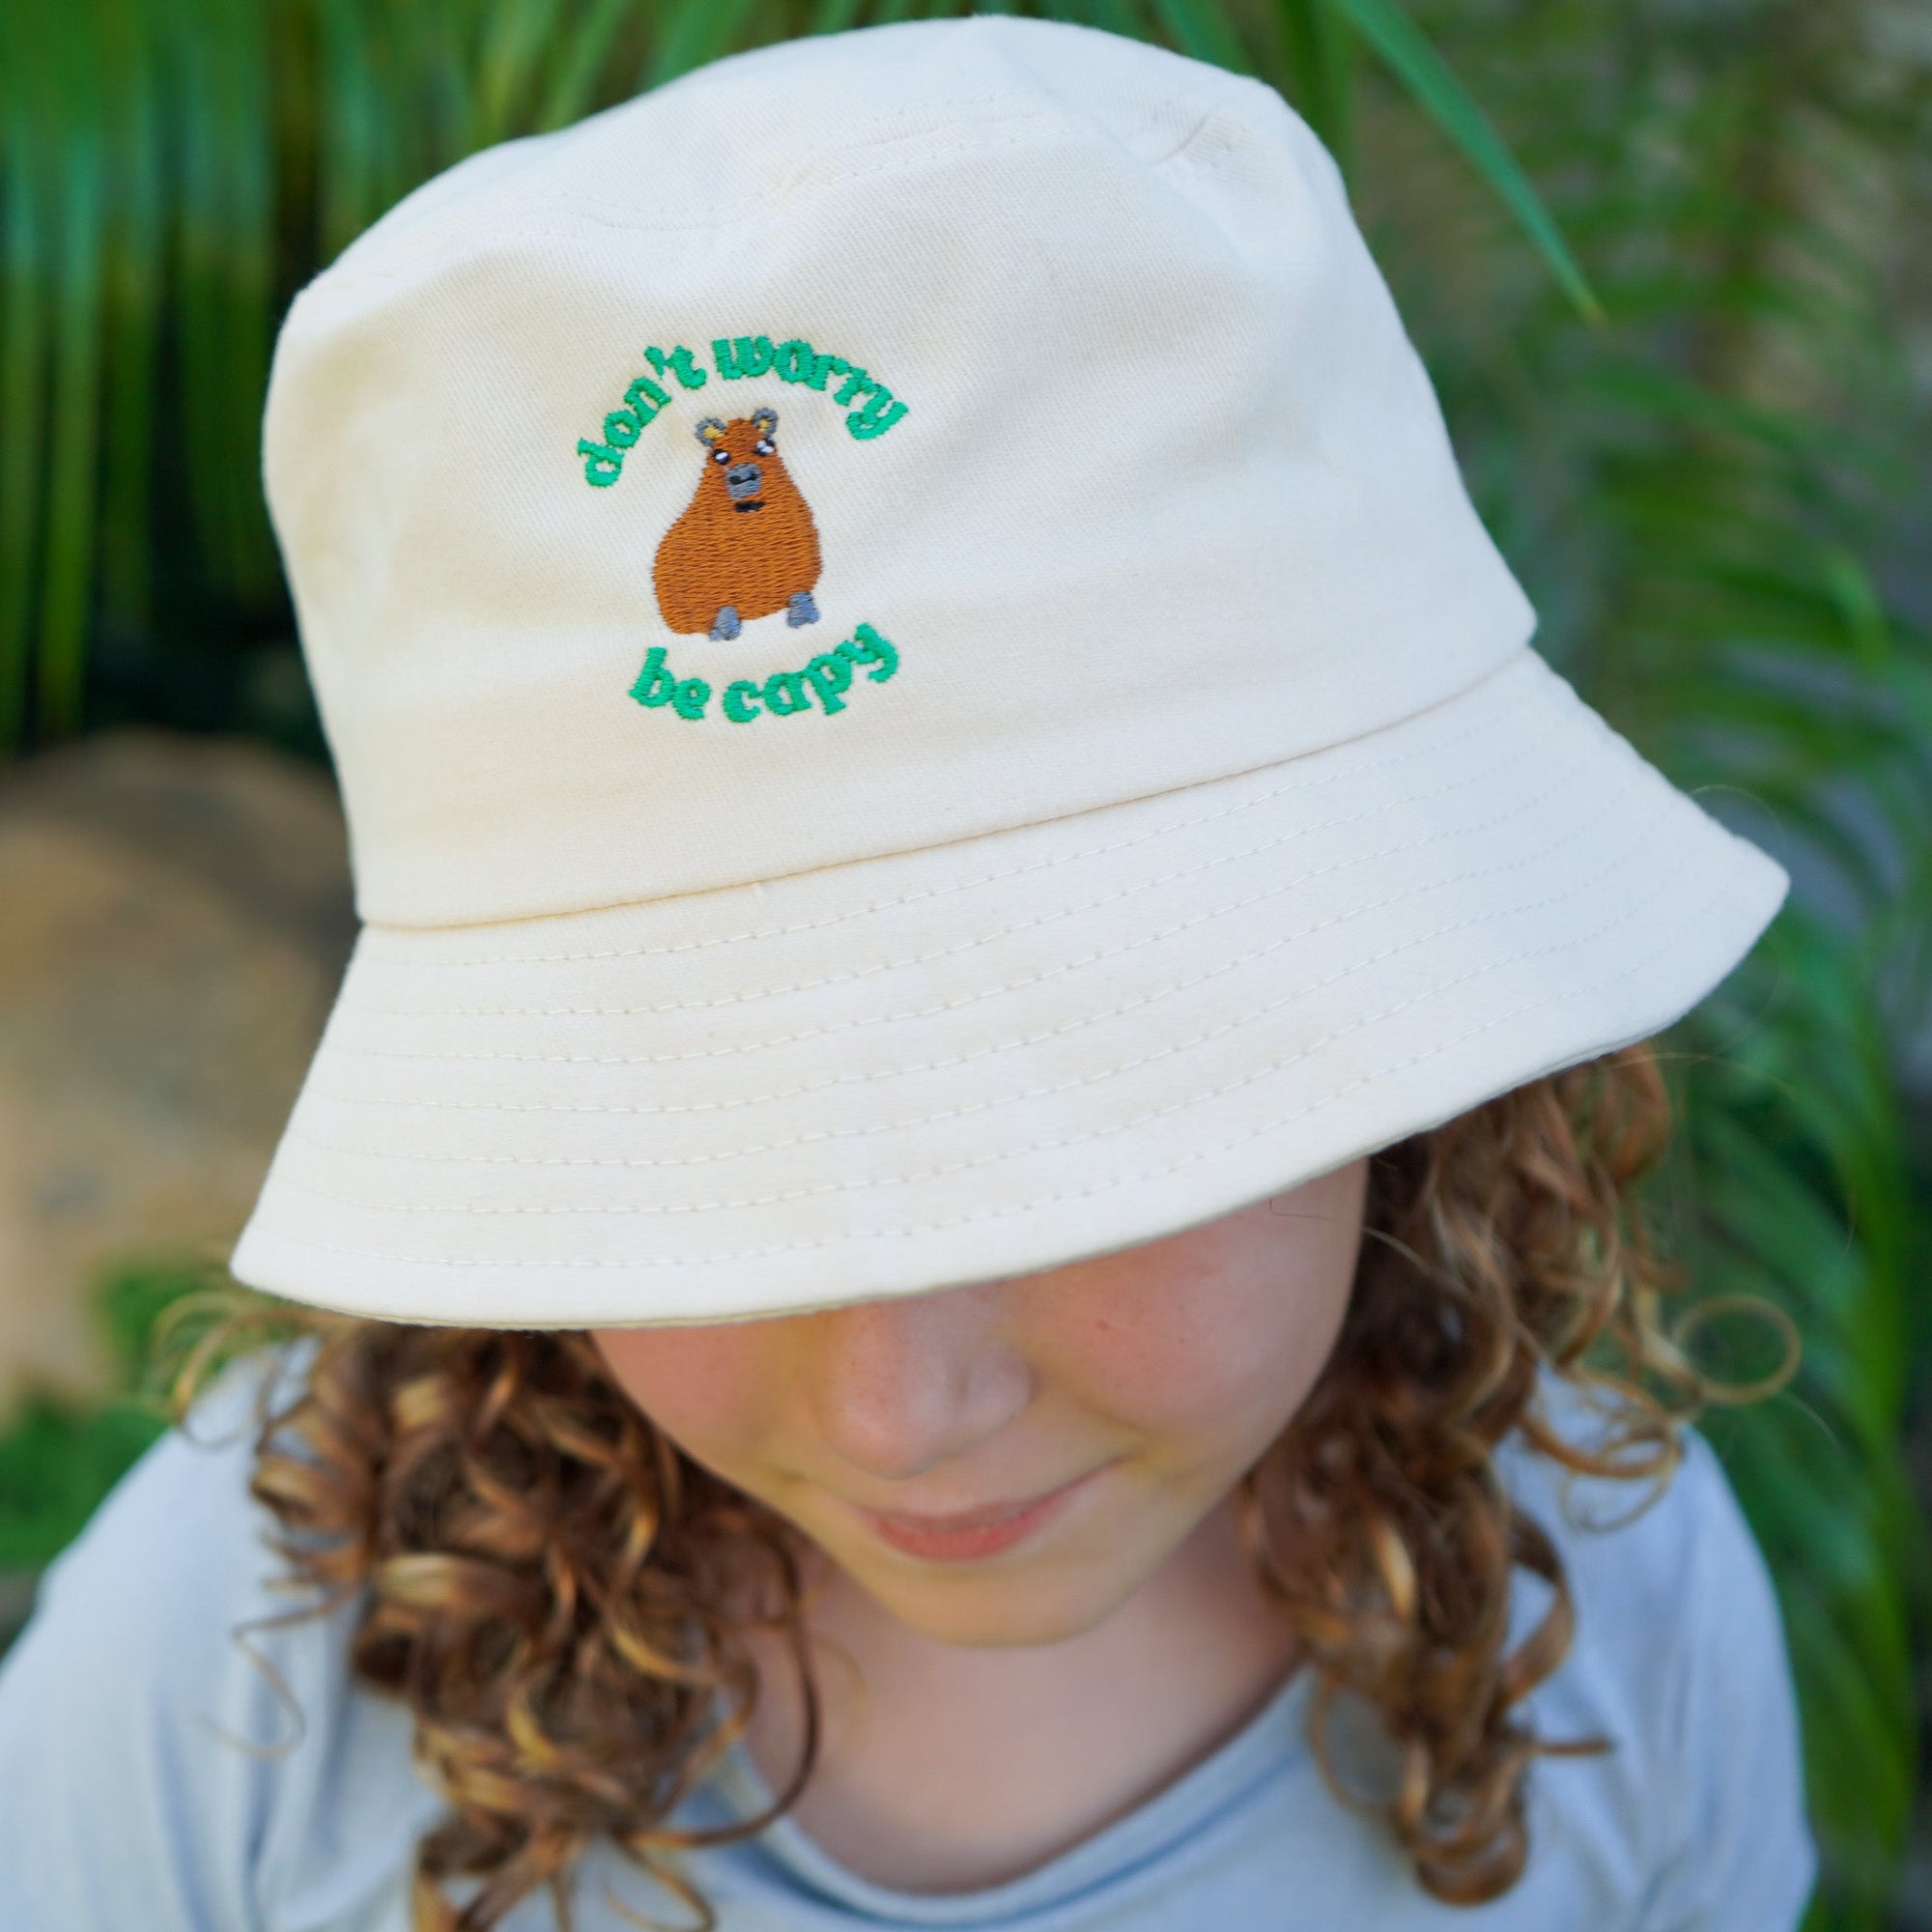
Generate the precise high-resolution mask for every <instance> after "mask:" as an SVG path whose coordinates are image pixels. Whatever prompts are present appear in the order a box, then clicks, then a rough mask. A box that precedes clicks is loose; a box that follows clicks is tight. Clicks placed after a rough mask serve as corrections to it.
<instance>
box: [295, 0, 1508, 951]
mask: <svg viewBox="0 0 1932 1932" xmlns="http://www.w3.org/2000/svg"><path fill="white" fill-rule="evenodd" d="M266 465H267V480H268V488H269V496H270V509H271V512H272V514H273V518H274V522H275V526H276V529H277V533H278V536H279V538H280V541H281V543H282V547H283V552H284V556H285V559H286V562H287V565H288V570H289V576H290V581H291V584H292V587H293V590H294V594H295V598H296V604H297V610H298V618H299V622H300V627H301V632H302V639H303V647H304V650H305V652H306V654H307V658H308V662H309V666H310V670H311V675H312V677H313V680H314V683H315V687H316V692H317V696H318V701H319V704H320V706H321V711H322V717H323V723H324V726H325V729H326V731H327V736H328V740H329V744H330V747H331V750H332V752H333V753H334V756H335V759H336V764H337V769H338V773H339V776H340V778H341V781H342V784H343V790H344V798H345V804H346V807H347V810H348V816H349V823H350V834H351V839H352V847H353V851H354V857H355V875H356V888H357V906H358V910H359V912H360V913H361V916H362V917H363V918H364V919H365V920H369V921H373V922H380V923H392V924H403V925H410V924H431V925H434V924H464V923H474V922H481V921H493V920H505V919H518V918H526V917H534V916H539V915H545V914H553V913H560V912H572V911H579V910H584V909H588V908H591V907H596V906H604V905H613V904H619V903H626V902H630V901H634V900H644V899H652V898H657V897H662V896H665V895H672V894H682V893H691V892H697V891H703V890H707V889H711V888H717V887H723V886H730V885H739V884H744V883H746V882H749V881H753V880H759V879H766V878H772V877H777V876H780V875H782V874H787V873H792V872H798V871H803V870H807V869H810V868H812V867H820V866H826V865H833V864H838V863H840V862H843V861H847V860H853V859H860V858H866V857H870V856H874V855H877V854H882V853H888V852H895V851H903V850H909V849H913V848H917V847H920V846H923V845H930V844H937V843H941V842H944V841H947V840H951V839H955V838H968V837H974V836H978V835H981V834H984V833H988V832H994V831H998V830H1001V829H1004V828H1007V827H1011V826H1016V825H1023V824H1029V823H1033V822H1036V821H1038V820H1042V819H1047V818H1052V817H1057V816H1060V815H1062V814H1065V813H1068V812H1074V811H1080V810H1089V809H1093V808H1095V807H1099V806H1105V805H1110V804H1115V803H1118V802H1120V801H1122V800H1126V799H1131V798H1135V797H1140V796H1145V795H1147V794H1150V793H1153V792H1158V791H1163V790H1167V789H1171V788H1175V787H1179V786H1184V785H1189V784H1195V783H1199V782H1202V781H1208V780H1211V779H1215V778H1219V777H1224V776H1228V775H1231V774H1234V773H1236V772H1241V771H1245V770H1250V769H1253V768H1255V767H1259V766H1263V765H1267V764H1272V763H1275V762H1277V761H1279V760H1281V759H1284V758H1287V757H1292V756H1294V755H1296V754H1298V753H1304V752H1309V751H1314V750H1318V749H1320V748H1321V747H1323V746H1326V745H1330V744H1335V743H1338V742H1341V741H1343V740H1345V739H1348V738H1351V737H1355V736H1358V735H1361V734H1363V733H1366V732H1369V731H1373V730H1376V729H1378V728H1380V727H1382V726H1384V725H1389V724H1392V723H1394V722H1395V721H1397V720H1399V719H1402V718H1404V717H1406V716H1408V715H1410V714H1412V713H1414V712H1418V711H1420V710H1422V709H1424V708H1425V707H1427V706H1429V705H1431V704H1434V703H1437V702H1440V701H1441V700H1442V699H1444V698H1446V697H1449V696H1453V695H1454V694H1456V693H1458V692H1460V691H1463V690H1464V689H1465V688H1467V687H1468V686H1470V685H1471V684H1473V683H1474V682H1475V681H1476V680H1478V679H1479V678H1481V677H1483V676H1484V675H1486V674H1487V673H1488V672H1490V671H1491V670H1492V669H1493V668H1495V667H1496V666H1497V665H1498V664H1499V663H1501V662H1502V661H1503V660H1504V659H1505V658H1507V657H1508V656H1509V655H1510V654H1511V653H1513V652H1514V651H1516V650H1517V649H1518V648H1520V645H1521V644H1522V643H1523V642H1524V641H1525V640H1526V639H1527V638H1528V636H1529V634H1530V631H1531V629H1532V628H1533V622H1534V618H1533V613H1532V611H1530V608H1529V606H1528V603H1527V601H1526V600H1525V599H1524V597H1523V595H1522V592H1521V591H1520V588H1519V587H1518V585H1517V584H1516V582H1515V581H1514V579H1513V578H1512V577H1511V575H1510V573H1509V571H1508V569H1507V567H1506V566H1505V565H1504V563H1503V561H1502V559H1501V557H1500V556H1499V555H1498V554H1497V553H1496V550H1495V547H1494V545H1493V544H1492V542H1491V541H1490V539H1489V537H1488V536H1487V534H1486V533H1485V531H1484V530H1483V528H1482V526H1481V524H1480V522H1479V520H1478V519H1477V517H1476V515H1475V513H1474V511H1473V509H1472V508H1471V506H1470V504H1469V502H1468V498H1467V497H1466V494H1465V493H1464V491H1463V485H1462V481H1461V478H1460V476H1459V474H1458V472H1457V469H1456V465H1455V461H1454V457H1453V454H1452V453H1451V451H1450V448H1449V444H1448V440H1447V437H1446V435H1445V433H1444V430H1443V426H1442V420H1441V415H1440V412H1439V411H1438V409H1437V407H1436V404H1435V397H1434V394H1433V392H1432V390H1431V388H1430V385H1429V383H1428V379H1427V376H1426V374H1425V373H1424V371H1423V369H1422V366H1421V364H1420V361H1419V359H1418V358H1417V356H1416V355H1415V353H1414V350H1413V348H1412V347H1411V345H1410V344H1409V342H1408V340H1407V338H1406V334H1405V332H1404V330H1403V327H1402V325H1401V322H1400V320H1399V318H1398V317H1397V315H1396V312H1395V309H1394V305H1393V303H1392V302H1391V300H1390V298H1389V297H1388V293H1387V291H1386V289H1385V287H1384V285H1383V283H1382V280H1381V277H1380V275H1379V274H1378V271H1377V270H1376V268H1375V265H1374V263H1373V260H1372V259H1371V257H1370V255H1369V253H1368V250H1367V248H1366V246H1365V244H1364V243H1363V241H1362V240H1361V237H1360V235H1359V233H1358V232H1357V230H1356V227H1355V224H1354V222H1353V219H1352V217H1351V215H1350V211H1349V206H1348V201H1347V197H1346V193H1345V190H1344V187H1343V185H1342V182H1341V179H1340V176H1339V174H1338V173H1337V171H1336V169H1335V167H1334V164H1333V162H1332V161H1331V159H1330V158H1329V156H1327V154H1326V153H1325V151H1324V150H1323V149H1322V148H1321V144H1320V143H1319V141H1318V140H1317V139H1316V138H1315V136H1314V135H1313V134H1312V133H1311V132H1310V130H1309V129H1308V128H1306V126H1305V125H1304V124H1303V123H1302V122H1301V121H1300V120H1299V119H1298V118H1297V117H1296V116H1295V115H1294V114H1293V111H1292V110H1291V109H1289V108H1288V106H1287V105H1286V104H1285V103H1284V102H1283V101H1282V100H1281V99H1280V97H1279V96H1277V95H1275V94H1274V93H1272V92H1271V91H1270V90H1268V89H1266V88H1265V87H1263V86H1262V85H1260V84H1259V83H1257V82H1253V81H1249V80H1244V79H1241V78H1238V77H1236V76H1234V75H1230V74H1227V73H1225V72H1223V71H1220V70H1218V69H1215V68H1211V67H1208V66H1206V65H1204V64H1201V63H1198V62H1194V61H1190V60H1186V59H1183V58H1182V57H1180V56H1178V55H1174V54H1169V53H1165V52H1162V51H1160V50H1158V49H1154V48H1151V47H1148V46H1145V45H1143V44H1141V43H1134V42H1129V41H1125V40H1122V39H1118V38H1116V37H1113V36H1110V35H1105V34H1098V33H1095V32H1093V31H1091V30H1088V29H1084V28H1076V27H1070V26H1063V25H1056V24H1049V23H1044V22H1039V21H1032V20H1020V19H1013V18H1006V17H985V16H981V17H975V18H970V19H965V20H957V21H943V22H926V23H918V24H909V25H902V26H893V27H883V28H870V29H866V30H863V31H861V32H857V33H851V34H842V35H831V36H824V37H818V38H814V39H810V40H806V41H800V42H793V43H785V44H783V45H781V46H775V47H768V48H764V49H761V50H759V51H757V52H754V53H751V54H746V55H740V56H737V57H735V58H733V59H731V60H727V61H724V62H720V63H718V64H716V65H715V66H713V67H711V68H708V69H704V70H700V71H698V72H696V73H695V74H692V75H689V76H687V77H686V78H684V79H683V80H680V81H678V82H676V83H674V84H672V85H670V86H668V87H664V88H660V89H657V90H655V91H654V92H651V93H648V94H646V95H643V96H641V97H639V99H635V100H632V101H629V102H626V103H624V104H623V105H621V106H618V107H615V108H612V109H610V110H608V111H607V112H605V113H603V114H600V115H597V116H594V117H592V118H591V119H589V120H587V121H584V122H582V123H580V124H578V125H577V126H575V127H573V128H567V129H564V130H563V131H561V132H559V133H555V134H550V135H544V136H540V137H534V138H531V139H526V140H522V141H517V142H511V143H507V144H504V145H503V146H501V147H498V148H495V149H491V150H488V151H485V152H484V153H482V154H480V155H477V156H472V157H470V158H469V160H467V161H465V162H463V163H460V164H459V165H458V166H456V167H454V168H452V169H450V170H448V171H447V172H446V173H444V174H443V175H441V176H440V177H438V178H437V179H436V180H435V181H432V182H430V183H428V184H426V185H424V186H423V187H422V188H420V189H418V190H417V191H416V192H415V193H414V194H412V196H410V197H408V198H407V199H406V200H405V201H404V202H402V203H401V204H399V205H398V206H397V207H396V208H395V209H394V210H392V211H391V212H390V213H388V214H387V215H385V216H384V218H383V219H382V220H381V221H379V222H378V223H377V224H376V225H375V226H374V227H373V228H372V229H370V230H369V231H368V233H367V234H365V235H364V236H363V237H361V238H360V239H359V240H358V241H356V242H355V243H354V244H353V245H352V246H351V247H350V248H349V249H347V250H346V251H345V252H344V254H343V255H342V256H341V257H340V258H339V259H338V261H337V262H336V263H335V264H334V265H333V266H332V267H331V268H330V269H328V270H326V271H324V273H323V274H322V275H320V276H319V277H318V278H317V279H316V280H315V282H313V283H312V284H311V285H310V286H309V287H308V288H307V289H306V290H304V292H303V293H302V295H301V296H300V297H299V298H298V301H297V303H296V305H295V307H294V309H293V310H292V311H291V314H290V317H289V319H288V322H287V323H286V325H285V327H284V329H283V332H282V336H281V339H280V341H279V343H278V345H277V352H276V358H275V365H274V373H273V378H272V381H271V384H270V399H269V410H268V419H267V425H266Z"/></svg>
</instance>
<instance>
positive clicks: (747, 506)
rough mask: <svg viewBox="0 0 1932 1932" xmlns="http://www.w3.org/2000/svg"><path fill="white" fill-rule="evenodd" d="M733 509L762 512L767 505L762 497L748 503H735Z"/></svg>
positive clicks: (752, 499) (754, 498) (753, 498)
mask: <svg viewBox="0 0 1932 1932" xmlns="http://www.w3.org/2000/svg"><path fill="white" fill-rule="evenodd" d="M731 507H732V508H733V509H734V510H762V509H763V508H764V507H765V505H764V499H763V498H762V497H752V498H751V499H750V500H749V501H748V502H743V503H733V504H732V505H731Z"/></svg>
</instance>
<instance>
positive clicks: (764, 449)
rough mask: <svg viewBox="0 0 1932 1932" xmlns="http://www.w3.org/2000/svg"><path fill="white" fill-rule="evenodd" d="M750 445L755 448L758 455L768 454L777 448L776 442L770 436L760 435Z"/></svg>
mask: <svg viewBox="0 0 1932 1932" xmlns="http://www.w3.org/2000/svg"><path fill="white" fill-rule="evenodd" d="M752 447H753V449H755V450H756V451H757V452H758V454H759V455H760V456H770V455H771V454H772V453H773V452H774V451H775V450H776V449H777V448H778V444H777V443H775V442H774V441H773V440H771V438H770V437H766V436H761V437H760V438H759V439H758V440H757V441H756V442H754V443H753V445H752Z"/></svg>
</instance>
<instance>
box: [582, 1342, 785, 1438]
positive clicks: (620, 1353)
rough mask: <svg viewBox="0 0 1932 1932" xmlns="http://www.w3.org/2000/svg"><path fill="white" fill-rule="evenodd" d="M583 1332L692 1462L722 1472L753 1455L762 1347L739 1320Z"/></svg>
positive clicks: (762, 1407)
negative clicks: (681, 1325)
mask: <svg viewBox="0 0 1932 1932" xmlns="http://www.w3.org/2000/svg"><path fill="white" fill-rule="evenodd" d="M590 1334H591V1339H592V1341H594V1342H595V1343H596V1345H597V1350H598V1352H599V1353H600V1354H601V1355H602V1356H603V1357H604V1361H605V1364H606V1366H607V1367H608V1368H609V1369H610V1371H611V1375H612V1376H613V1377H614V1378H615V1379H616V1381H617V1383H618V1385H619V1386H620V1387H621V1388H622V1389H623V1391H624V1393H625V1394H626V1395H627V1396H629V1397H630V1398H631V1400H632V1401H633V1402H635V1403H636V1404H637V1405H638V1406H639V1408H641V1409H642V1410H643V1411H644V1413H645V1414H646V1415H648V1416H649V1417H650V1419H651V1420H652V1421H653V1422H654V1423H656V1424H657V1426H658V1427H659V1428H660V1429H662V1430H663V1431H664V1432H665V1434H666V1435H668V1436H669V1437H670V1438H671V1440H672V1441H674V1442H675V1443H677V1445H678V1446H679V1447H680V1448H682V1449H684V1450H686V1451H687V1452H688V1453H689V1454H690V1455H692V1456H693V1457H695V1458H696V1460H697V1461H698V1462H700V1463H705V1464H706V1465H707V1466H709V1467H711V1468H713V1469H715V1470H717V1471H718V1472H719V1473H720V1474H725V1473H726V1472H727V1469H728V1468H729V1467H731V1466H735V1465H738V1464H741V1463H744V1462H745V1461H747V1460H748V1459H751V1458H754V1457H755V1456H756V1454H757V1453H758V1447H759V1444H760V1442H761V1441H762V1439H763V1435H764V1429H763V1423H762V1418H765V1417H768V1416H770V1414H771V1413H772V1405H771V1403H770V1401H769V1400H768V1399H767V1394H766V1387H767V1376H766V1371H765V1367H764V1362H763V1350H760V1349H759V1348H758V1347H757V1346H756V1343H755V1341H754V1339H753V1336H752V1335H751V1334H750V1333H749V1332H748V1331H747V1330H746V1328H745V1327H743V1326H742V1325H741V1324H737V1323H725V1324H722V1325H719V1326H714V1327H682V1328H595V1329H592V1330H591V1331H590Z"/></svg>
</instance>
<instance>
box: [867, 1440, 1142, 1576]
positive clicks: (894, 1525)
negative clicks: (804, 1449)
mask: <svg viewBox="0 0 1932 1932" xmlns="http://www.w3.org/2000/svg"><path fill="white" fill-rule="evenodd" d="M1117 1460H1118V1459H1117ZM1112 1467H1113V1463H1101V1464H1100V1466H1099V1467H1098V1468H1095V1469H1089V1470H1088V1471H1087V1473H1086V1474H1085V1475H1084V1476H1076V1477H1075V1478H1074V1479H1073V1481H1072V1482H1070V1483H1065V1484H1063V1485H1062V1486H1061V1487H1060V1488H1059V1489H1057V1490H1049V1491H1048V1492H1046V1493H1045V1494H1044V1495H1040V1496H1035V1497H1034V1498H1033V1499H1032V1500H1031V1501H1028V1502H1021V1503H996V1504H994V1505H993V1506H992V1507H991V1508H989V1509H982V1510H967V1511H964V1512H962V1513H961V1514H959V1515H957V1516H944V1517H941V1516H898V1515H887V1514H885V1513H883V1512H881V1511H879V1510H869V1509H866V1508H863V1507H861V1506H860V1505H858V1504H854V1505H853V1507H854V1509H856V1510H857V1511H858V1514H859V1516H860V1517H861V1518H862V1519H863V1520H864V1521H865V1522H866V1524H867V1527H868V1528H870V1530H871V1531H872V1533H873V1534H874V1535H875V1536H877V1537H878V1538H879V1539H880V1540H881V1541H882V1542H885V1543H888V1544H890V1545H891V1546H892V1547H893V1548H895V1549H897V1550H900V1551H902V1552H903V1553H904V1554H905V1555H907V1556H919V1557H923V1558H924V1559H926V1560H927V1561H929V1562H937V1563H970V1562H974V1561H976V1560H977V1559H978V1558H980V1557H982V1556H995V1555H997V1554H998V1553H999V1552H1000V1551H1001V1550H1003V1549H1010V1548H1012V1547H1013V1546H1014V1545H1015V1544H1016V1543H1019V1542H1020V1541H1022V1539H1024V1538H1026V1537H1028V1536H1031V1535H1032V1534H1033V1533H1034V1531H1036V1530H1037V1529H1038V1528H1040V1527H1041V1526H1042V1525H1043V1524H1045V1523H1046V1522H1047V1521H1048V1520H1050V1519H1052V1518H1054V1517H1056V1516H1058V1515H1059V1514H1060V1513H1061V1511H1062V1510H1064V1509H1065V1507H1066V1506H1067V1504H1069V1503H1070V1502H1071V1501H1072V1500H1073V1498H1074V1496H1075V1495H1077V1494H1078V1493H1079V1492H1082V1491H1083V1490H1085V1489H1086V1488H1087V1486H1088V1485H1089V1484H1090V1483H1092V1482H1093V1480H1094V1477H1096V1476H1098V1475H1100V1474H1101V1473H1102V1472H1103V1471H1104V1470H1107V1469H1110V1468H1112Z"/></svg>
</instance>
